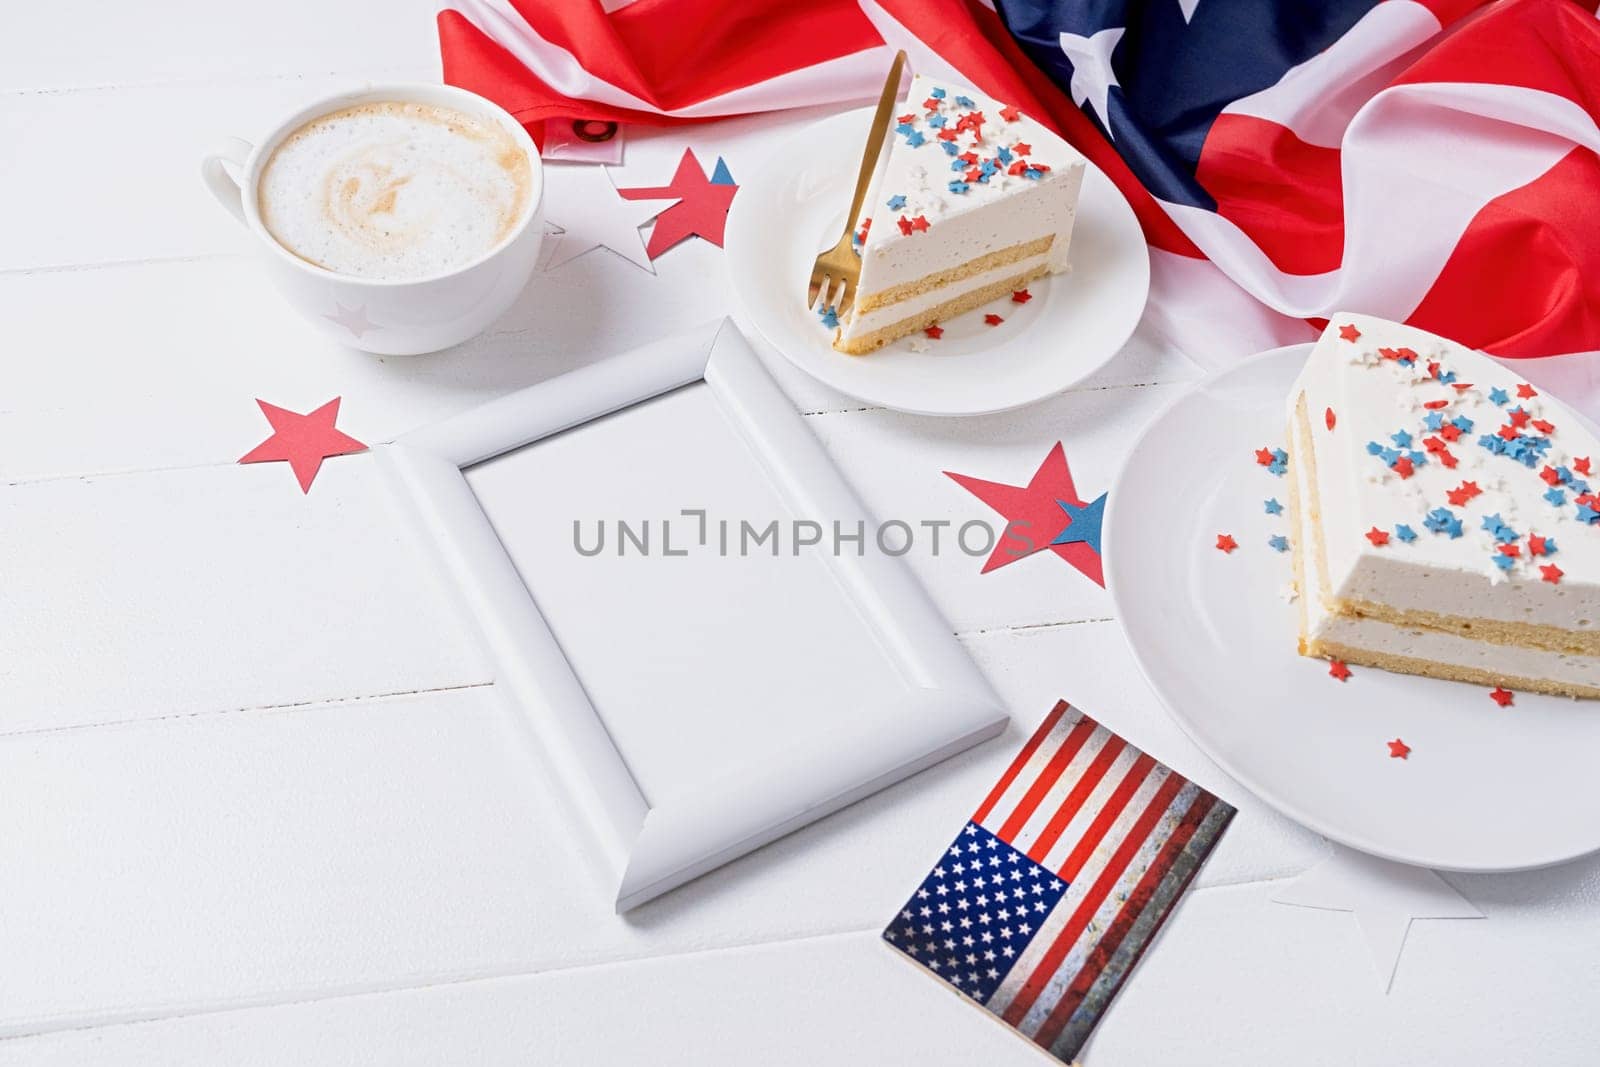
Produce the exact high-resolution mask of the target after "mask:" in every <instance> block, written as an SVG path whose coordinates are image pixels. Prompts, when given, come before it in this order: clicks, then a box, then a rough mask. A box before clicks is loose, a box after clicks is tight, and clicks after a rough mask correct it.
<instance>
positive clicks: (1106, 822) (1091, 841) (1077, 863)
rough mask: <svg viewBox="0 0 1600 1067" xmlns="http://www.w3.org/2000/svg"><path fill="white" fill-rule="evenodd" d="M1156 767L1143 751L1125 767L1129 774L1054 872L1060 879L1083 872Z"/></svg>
mask: <svg viewBox="0 0 1600 1067" xmlns="http://www.w3.org/2000/svg"><path fill="white" fill-rule="evenodd" d="M1155 765H1156V761H1155V760H1154V759H1151V758H1150V757H1149V756H1147V755H1145V754H1144V753H1143V752H1141V753H1139V758H1138V759H1136V760H1134V761H1133V766H1132V767H1129V768H1128V774H1127V776H1126V777H1124V778H1123V779H1122V783H1121V784H1120V785H1118V786H1117V790H1116V792H1114V793H1112V794H1111V796H1110V798H1109V799H1108V800H1107V801H1106V805H1105V807H1103V808H1101V809H1100V814H1098V815H1096V816H1095V817H1094V822H1092V823H1090V824H1089V828H1088V829H1087V830H1085V831H1084V832H1083V837H1082V839H1080V840H1079V841H1078V843H1077V844H1076V845H1074V846H1073V849H1072V853H1071V854H1070V855H1069V856H1067V858H1066V860H1065V862H1063V863H1062V864H1061V869H1060V871H1058V872H1057V873H1059V874H1060V875H1061V877H1063V878H1065V879H1066V880H1067V881H1069V882H1071V881H1073V880H1074V879H1076V878H1077V877H1078V872H1079V871H1081V870H1083V865H1084V863H1085V861H1087V860H1088V858H1089V857H1090V856H1092V855H1094V850H1095V849H1097V848H1099V847H1100V842H1101V840H1102V839H1104V838H1105V836H1106V834H1107V833H1109V832H1110V831H1111V827H1112V826H1113V825H1115V824H1116V821H1117V816H1119V815H1121V814H1122V809H1124V808H1126V807H1127V806H1128V801H1130V800H1132V799H1133V795H1134V794H1135V793H1137V792H1138V791H1139V787H1140V786H1141V785H1143V784H1144V780H1145V779H1146V778H1148V777H1149V776H1150V771H1151V770H1152V769H1153V768H1154V767H1155Z"/></svg>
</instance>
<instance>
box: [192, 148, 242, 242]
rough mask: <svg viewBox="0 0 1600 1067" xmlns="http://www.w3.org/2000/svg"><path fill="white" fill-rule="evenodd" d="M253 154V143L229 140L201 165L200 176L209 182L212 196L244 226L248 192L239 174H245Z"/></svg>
mask: <svg viewBox="0 0 1600 1067" xmlns="http://www.w3.org/2000/svg"><path fill="white" fill-rule="evenodd" d="M253 151H255V149H254V147H253V146H252V145H251V144H250V142H249V141H241V140H240V139H239V138H237V137H229V138H227V139H226V140H224V141H222V143H220V144H219V145H217V147H216V148H215V149H213V150H212V151H210V152H208V153H207V154H206V158H205V159H203V160H201V162H200V177H202V178H204V179H205V183H206V187H207V188H208V189H210V190H211V195H212V196H214V197H216V198H217V203H219V204H221V205H222V206H223V207H225V208H227V209H228V211H229V212H231V213H232V214H233V217H234V218H236V219H238V220H239V221H240V222H241V223H242V222H244V190H243V188H242V187H241V186H240V184H239V179H238V178H237V177H236V176H235V173H239V174H242V173H244V165H245V161H246V160H248V159H249V158H250V153H251V152H253ZM230 166H231V167H232V170H230V169H229V168H230Z"/></svg>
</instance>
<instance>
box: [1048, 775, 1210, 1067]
mask: <svg viewBox="0 0 1600 1067" xmlns="http://www.w3.org/2000/svg"><path fill="white" fill-rule="evenodd" d="M1216 799H1217V798H1216V797H1214V796H1212V795H1211V794H1210V793H1207V792H1204V791H1201V793H1200V794H1199V795H1198V796H1196V797H1195V800H1194V803H1193V804H1190V805H1189V810H1188V811H1186V812H1184V813H1183V818H1182V819H1180V820H1179V821H1178V825H1177V826H1176V827H1175V828H1174V829H1173V831H1172V836H1171V837H1169V838H1167V841H1166V843H1165V844H1163V845H1162V846H1161V851H1160V852H1158V853H1157V854H1156V858H1155V861H1154V862H1153V863H1151V864H1150V868H1149V869H1148V870H1146V871H1145V872H1144V875H1143V877H1141V878H1140V879H1139V884H1138V885H1136V886H1134V887H1133V892H1131V893H1129V894H1128V899H1127V900H1126V901H1124V902H1123V904H1122V907H1121V908H1120V909H1119V910H1118V911H1117V914H1116V916H1115V917H1114V918H1113V919H1112V920H1111V922H1110V923H1109V924H1108V925H1107V926H1106V931H1105V933H1104V934H1102V935H1101V937H1100V940H1099V942H1098V943H1096V945H1095V946H1094V948H1093V949H1091V950H1090V952H1089V956H1088V958H1087V959H1086V960H1085V961H1084V964H1083V967H1082V968H1080V969H1079V971H1078V973H1077V974H1076V975H1075V976H1074V977H1073V979H1072V983H1071V984H1070V985H1068V986H1067V990H1066V992H1065V993H1063V994H1062V996H1061V999H1060V1000H1059V1001H1057V1002H1056V1006H1055V1007H1054V1008H1051V1009H1050V1016H1049V1018H1047V1019H1046V1020H1045V1021H1044V1025H1043V1026H1041V1027H1040V1028H1039V1031H1038V1033H1036V1034H1034V1035H1033V1039H1034V1040H1035V1041H1037V1042H1038V1043H1039V1044H1041V1045H1043V1046H1044V1047H1045V1048H1049V1047H1050V1046H1051V1045H1052V1044H1054V1043H1055V1039H1056V1038H1057V1037H1059V1036H1060V1035H1061V1031H1062V1030H1064V1029H1065V1028H1066V1025H1067V1023H1068V1022H1070V1021H1071V1020H1072V1013H1073V1012H1075V1011H1077V1010H1078V1005H1079V1004H1082V1003H1083V998H1084V997H1086V996H1088V995H1089V989H1090V987H1092V986H1093V985H1094V983H1095V980H1096V979H1097V978H1099V977H1100V975H1101V973H1102V972H1103V971H1104V970H1105V969H1106V965H1107V964H1109V963H1110V962H1111V957H1112V956H1114V955H1116V952H1117V949H1118V948H1120V947H1121V945H1122V942H1123V939H1124V938H1126V937H1127V936H1128V931H1129V930H1131V929H1132V928H1133V924H1134V923H1135V922H1137V921H1138V919H1139V917H1140V916H1141V915H1143V914H1144V910H1145V909H1146V908H1147V907H1149V906H1150V898H1151V897H1153V896H1155V892H1156V889H1157V888H1158V887H1159V886H1160V885H1161V883H1162V882H1163V881H1165V880H1166V877H1167V875H1168V874H1169V873H1171V871H1172V865H1173V863H1174V862H1176V861H1177V858H1178V856H1179V855H1181V854H1182V852H1183V850H1184V847H1185V846H1186V845H1188V844H1189V839H1190V838H1192V837H1193V836H1194V832H1195V831H1196V830H1197V829H1199V827H1200V823H1201V822H1202V821H1203V820H1204V819H1205V817H1206V815H1207V814H1208V813H1209V812H1210V811H1211V807H1212V805H1213V804H1215V803H1216ZM1195 869H1196V870H1198V869H1199V865H1198V864H1196V865H1195ZM1190 873H1191V875H1192V874H1193V872H1192V871H1191V872H1190Z"/></svg>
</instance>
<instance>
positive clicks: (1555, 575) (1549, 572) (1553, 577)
mask: <svg viewBox="0 0 1600 1067" xmlns="http://www.w3.org/2000/svg"><path fill="white" fill-rule="evenodd" d="M1539 573H1540V574H1542V575H1544V580H1545V581H1547V582H1549V583H1550V584H1551V585H1559V584H1560V582H1561V576H1562V575H1563V574H1565V573H1566V572H1565V571H1563V570H1562V569H1561V568H1560V567H1557V566H1556V565H1555V564H1554V563H1547V564H1545V565H1544V566H1542V567H1540V568H1539Z"/></svg>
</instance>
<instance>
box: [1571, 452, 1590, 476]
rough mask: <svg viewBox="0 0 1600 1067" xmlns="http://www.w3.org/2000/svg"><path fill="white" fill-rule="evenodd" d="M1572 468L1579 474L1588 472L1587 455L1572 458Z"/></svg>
mask: <svg viewBox="0 0 1600 1067" xmlns="http://www.w3.org/2000/svg"><path fill="white" fill-rule="evenodd" d="M1572 469H1573V470H1575V471H1577V472H1578V473H1579V474H1588V473H1589V457H1588V456H1579V457H1578V458H1577V459H1575V460H1573V461H1572Z"/></svg>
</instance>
